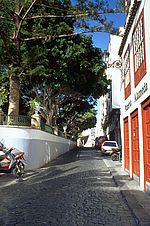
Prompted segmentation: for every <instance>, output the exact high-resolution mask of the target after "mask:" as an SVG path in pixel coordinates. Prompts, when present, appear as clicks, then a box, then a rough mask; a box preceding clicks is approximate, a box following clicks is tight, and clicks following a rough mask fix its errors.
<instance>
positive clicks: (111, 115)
mask: <svg viewBox="0 0 150 226" xmlns="http://www.w3.org/2000/svg"><path fill="white" fill-rule="evenodd" d="M121 40H122V37H121V36H117V35H110V40H109V44H108V49H107V51H106V52H105V54H104V60H105V62H106V63H107V70H106V75H107V79H109V80H110V81H111V84H110V86H109V92H108V93H107V94H106V95H104V96H102V97H101V98H100V112H101V124H102V126H103V135H107V137H108V139H110V140H116V141H117V142H118V144H119V145H121V134H120V84H121V70H120V66H121V64H120V59H119V56H118V51H119V47H120V44H121ZM118 67H119V68H118Z"/></svg>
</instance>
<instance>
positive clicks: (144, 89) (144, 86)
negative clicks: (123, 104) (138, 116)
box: [134, 82, 148, 101]
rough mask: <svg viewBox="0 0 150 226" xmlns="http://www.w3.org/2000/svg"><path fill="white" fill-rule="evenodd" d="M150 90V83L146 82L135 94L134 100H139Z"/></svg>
mask: <svg viewBox="0 0 150 226" xmlns="http://www.w3.org/2000/svg"><path fill="white" fill-rule="evenodd" d="M147 90H148V84H147V83H146V82H145V83H144V85H143V87H142V88H141V89H140V90H139V91H138V92H136V93H135V94H134V101H137V100H138V99H139V98H140V97H141V96H142V95H143V94H144V93H145V92H146V91H147Z"/></svg>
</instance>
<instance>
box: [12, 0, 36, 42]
mask: <svg viewBox="0 0 150 226" xmlns="http://www.w3.org/2000/svg"><path fill="white" fill-rule="evenodd" d="M36 1H37V0H34V1H33V2H32V3H31V5H30V6H29V8H28V9H27V11H26V13H25V14H24V16H23V17H22V19H21V21H20V23H19V26H18V30H17V32H16V39H17V38H18V35H19V32H20V29H21V26H22V23H23V21H24V20H25V18H26V16H27V15H28V13H29V12H30V10H31V9H32V7H33V5H34V4H35V3H36Z"/></svg>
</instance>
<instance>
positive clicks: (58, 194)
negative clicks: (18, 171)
mask: <svg viewBox="0 0 150 226" xmlns="http://www.w3.org/2000/svg"><path fill="white" fill-rule="evenodd" d="M105 158H108V157H105ZM0 181H1V182H0V197H1V202H0V222H1V223H0V225H1V226H32V225H35V226H43V225H47V226H100V225H105V226H109V225H110V226H134V225H139V224H138V222H137V220H136V218H135V216H134V214H133V212H132V211H131V210H130V208H129V207H128V205H127V203H126V202H125V200H124V198H123V196H122V195H121V193H120V190H119V187H118V186H117V185H116V183H115V181H114V180H113V177H112V174H111V173H110V170H109V168H108V167H107V166H106V164H105V161H104V157H103V156H101V153H100V152H99V151H98V150H92V149H89V148H81V149H79V150H73V151H70V152H68V153H66V154H64V155H62V156H60V157H59V158H57V159H56V160H54V161H52V162H51V163H49V164H48V165H47V166H45V167H43V168H40V169H38V170H34V171H30V172H29V171H28V172H27V173H26V175H25V176H24V179H23V181H22V182H20V181H19V182H18V181H16V180H14V178H13V176H12V175H1V176H0Z"/></svg>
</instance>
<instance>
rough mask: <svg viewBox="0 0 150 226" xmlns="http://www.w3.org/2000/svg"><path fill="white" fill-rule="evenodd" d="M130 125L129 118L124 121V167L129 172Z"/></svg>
mask: <svg viewBox="0 0 150 226" xmlns="http://www.w3.org/2000/svg"><path fill="white" fill-rule="evenodd" d="M129 162H130V157H129V123H128V118H126V119H124V167H125V169H128V170H129Z"/></svg>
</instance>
